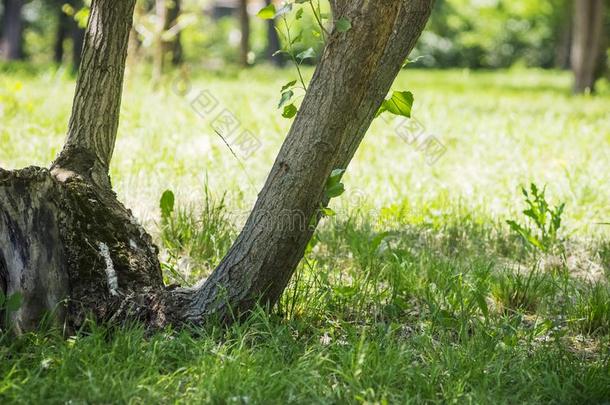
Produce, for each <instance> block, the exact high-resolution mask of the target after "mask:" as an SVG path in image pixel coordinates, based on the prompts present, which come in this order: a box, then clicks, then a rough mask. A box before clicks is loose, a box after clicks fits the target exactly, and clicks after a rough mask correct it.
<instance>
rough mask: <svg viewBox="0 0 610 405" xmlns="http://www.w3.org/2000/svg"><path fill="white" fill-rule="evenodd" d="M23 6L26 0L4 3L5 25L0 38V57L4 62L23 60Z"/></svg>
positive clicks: (6, 1)
mask: <svg viewBox="0 0 610 405" xmlns="http://www.w3.org/2000/svg"><path fill="white" fill-rule="evenodd" d="M23 4H24V0H5V1H4V25H3V26H2V35H1V36H0V38H2V40H1V42H0V57H2V58H3V59H4V60H18V59H21V58H23V19H22V17H21V10H22V8H23Z"/></svg>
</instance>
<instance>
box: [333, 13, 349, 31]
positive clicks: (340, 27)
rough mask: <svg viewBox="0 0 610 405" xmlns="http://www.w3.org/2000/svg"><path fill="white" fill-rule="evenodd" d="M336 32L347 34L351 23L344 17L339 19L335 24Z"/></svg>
mask: <svg viewBox="0 0 610 405" xmlns="http://www.w3.org/2000/svg"><path fill="white" fill-rule="evenodd" d="M336 27H337V31H339V32H347V31H349V30H351V29H352V23H351V21H350V20H348V19H347V18H345V17H341V18H340V19H339V20H338V21H337V23H336Z"/></svg>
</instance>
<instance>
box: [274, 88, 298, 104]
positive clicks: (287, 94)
mask: <svg viewBox="0 0 610 405" xmlns="http://www.w3.org/2000/svg"><path fill="white" fill-rule="evenodd" d="M292 96H294V91H292V90H288V91H285V92H283V93H282V98H281V99H280V104H279V105H278V106H277V108H282V107H283V106H285V105H286V104H287V103H288V102H289V101H290V100H291V99H292Z"/></svg>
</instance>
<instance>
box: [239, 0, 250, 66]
mask: <svg viewBox="0 0 610 405" xmlns="http://www.w3.org/2000/svg"><path fill="white" fill-rule="evenodd" d="M239 27H240V29H241V41H240V48H239V49H240V52H239V62H240V63H241V65H242V66H248V65H249V64H250V63H249V61H248V55H249V54H250V16H249V15H248V0H239Z"/></svg>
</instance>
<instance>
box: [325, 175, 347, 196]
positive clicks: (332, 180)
mask: <svg viewBox="0 0 610 405" xmlns="http://www.w3.org/2000/svg"><path fill="white" fill-rule="evenodd" d="M343 173H345V169H335V170H333V171H332V172H331V174H330V176H329V178H328V180H327V181H326V188H325V190H324V192H325V194H326V197H328V198H335V197H339V196H340V195H341V194H343V193H344V192H345V186H344V185H343V183H341V177H343Z"/></svg>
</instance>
